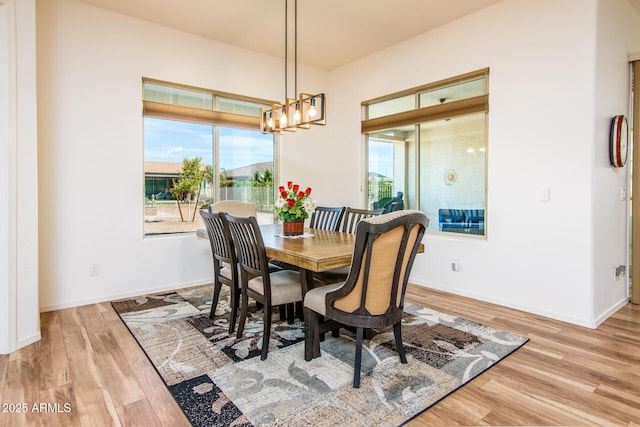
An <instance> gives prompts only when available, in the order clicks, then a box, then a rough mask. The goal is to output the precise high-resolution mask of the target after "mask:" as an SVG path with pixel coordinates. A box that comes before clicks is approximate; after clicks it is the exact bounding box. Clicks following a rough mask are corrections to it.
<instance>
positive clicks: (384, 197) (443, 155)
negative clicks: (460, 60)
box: [362, 69, 489, 236]
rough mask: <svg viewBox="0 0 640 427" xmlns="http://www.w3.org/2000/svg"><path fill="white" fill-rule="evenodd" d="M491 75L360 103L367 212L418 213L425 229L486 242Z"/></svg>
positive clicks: (485, 72)
mask: <svg viewBox="0 0 640 427" xmlns="http://www.w3.org/2000/svg"><path fill="white" fill-rule="evenodd" d="M488 79H489V70H488V69H484V70H480V71H477V72H473V73H469V74H465V75H462V76H457V77H453V78H451V79H446V80H443V81H440V82H436V83H432V84H428V85H424V86H421V87H418V88H414V89H409V90H406V91H403V92H400V93H396V94H391V95H388V96H385V97H381V98H377V99H375V100H370V101H366V102H364V103H363V114H364V120H363V121H362V132H363V134H364V135H365V140H366V152H367V159H368V161H367V177H368V184H369V185H368V192H367V201H368V206H369V208H370V209H375V208H384V209H386V210H387V211H390V210H395V209H419V210H421V211H423V212H424V213H425V214H426V215H427V216H428V217H429V219H430V223H429V229H430V230H432V231H438V232H444V233H457V235H460V234H465V235H475V236H485V235H486V234H485V212H486V179H487V178H486V177H487V173H486V152H487V141H486V122H487V117H488V90H487V87H488Z"/></svg>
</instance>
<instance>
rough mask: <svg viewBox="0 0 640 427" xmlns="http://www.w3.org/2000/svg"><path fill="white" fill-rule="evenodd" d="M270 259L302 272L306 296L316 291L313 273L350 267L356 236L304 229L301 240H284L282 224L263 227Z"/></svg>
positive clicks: (287, 238) (294, 238)
mask: <svg viewBox="0 0 640 427" xmlns="http://www.w3.org/2000/svg"><path fill="white" fill-rule="evenodd" d="M260 231H261V232H262V239H263V240H264V246H265V249H266V252H267V257H269V258H271V259H276V260H279V261H283V262H286V263H287V264H291V265H294V266H296V267H299V268H300V281H301V283H302V293H303V295H304V294H305V293H306V292H307V291H308V290H309V289H312V288H313V273H314V272H322V271H328V270H332V269H334V268H340V267H348V266H350V265H351V258H352V256H353V248H354V246H355V242H356V235H355V234H351V233H341V232H338V231H328V230H320V229H316V228H305V229H304V234H303V236H302V237H285V236H283V234H282V224H266V225H261V226H260Z"/></svg>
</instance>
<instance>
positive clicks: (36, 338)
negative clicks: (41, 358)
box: [16, 331, 42, 350]
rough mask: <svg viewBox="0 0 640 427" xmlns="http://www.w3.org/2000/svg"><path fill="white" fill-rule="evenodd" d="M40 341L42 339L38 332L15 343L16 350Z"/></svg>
mask: <svg viewBox="0 0 640 427" xmlns="http://www.w3.org/2000/svg"><path fill="white" fill-rule="evenodd" d="M41 339H42V336H41V335H40V331H38V332H37V333H35V334H33V335H31V336H29V337H26V338H23V339H21V340H18V342H17V343H16V350H18V349H21V348H22V347H26V346H28V345H30V344H33V343H34V342H38V341H40V340H41Z"/></svg>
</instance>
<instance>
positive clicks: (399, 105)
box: [368, 95, 416, 119]
mask: <svg viewBox="0 0 640 427" xmlns="http://www.w3.org/2000/svg"><path fill="white" fill-rule="evenodd" d="M414 108H416V97H415V95H407V96H402V97H399V98H393V99H388V100H386V101H380V102H376V103H375V104H370V105H369V106H368V110H369V111H368V116H369V118H370V119H375V118H376V117H382V116H386V115H389V114H395V113H401V112H403V111H409V110H413V109H414Z"/></svg>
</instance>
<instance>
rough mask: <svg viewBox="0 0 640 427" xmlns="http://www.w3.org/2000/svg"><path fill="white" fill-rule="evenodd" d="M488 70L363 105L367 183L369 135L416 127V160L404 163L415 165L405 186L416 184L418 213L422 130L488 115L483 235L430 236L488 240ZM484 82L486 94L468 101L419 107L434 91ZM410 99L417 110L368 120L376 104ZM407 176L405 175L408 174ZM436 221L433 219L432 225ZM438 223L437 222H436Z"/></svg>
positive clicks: (442, 233) (441, 233)
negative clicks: (439, 122)
mask: <svg viewBox="0 0 640 427" xmlns="http://www.w3.org/2000/svg"><path fill="white" fill-rule="evenodd" d="M489 70H490V69H489V68H488V67H487V68H483V69H480V70H476V71H472V72H469V73H465V74H461V75H458V76H454V77H451V78H447V79H443V80H439V81H436V82H433V83H428V84H425V85H421V86H417V87H414V88H410V89H406V90H402V91H399V92H395V93H392V94H388V95H384V96H381V97H377V98H373V99H370V100H366V101H363V102H362V103H361V109H362V117H363V119H362V121H361V135H362V139H363V150H364V153H363V163H364V165H363V166H364V168H363V170H364V175H363V179H364V181H365V182H367V183H368V173H369V134H370V133H373V132H376V131H380V130H385V129H391V128H396V127H402V126H414V127H415V135H416V137H415V141H414V144H415V148H414V150H415V152H414V153H413V159H411V158H410V156H408V157H407V158H406V159H405V163H407V166H408V162H409V161H411V160H413V162H414V165H413V168H414V170H415V172H414V173H415V176H414V177H409V176H407V177H406V182H407V183H409V185H410V181H413V185H414V188H415V190H414V191H415V195H414V197H415V207H414V208H415V209H420V187H421V184H420V180H421V173H420V172H421V171H420V146H421V132H420V126H421V125H422V124H424V123H427V122H432V121H437V120H442V119H447V118H453V117H460V116H466V115H470V114H475V113H484V115H485V119H484V120H485V122H484V123H485V125H484V133H485V136H484V138H485V155H484V179H485V182H484V213H485V220H484V234H481V235H475V234H466V233H453V232H446V231H440V230H430V232H435V233H438V234H439V235H446V236H447V237H464V238H472V239H482V240H486V239H487V236H488V230H487V213H488V205H487V202H488V198H487V188H488V122H489ZM481 78H483V79H484V84H485V90H484V94H482V95H477V96H471V97H468V98H463V99H460V100H453V101H448V102H443V103H441V104H438V105H430V106H426V107H420V104H419V102H420V95H421V94H423V93H425V92H429V91H433V90H436V89H440V88H445V87H448V86H455V85H458V84H462V83H465V82H470V81H473V80H477V79H481ZM408 95H413V96H415V108H414V109H412V110H407V111H402V112H399V113H392V114H388V115H384V116H377V117H375V118H372V119H369V117H368V111H369V106H370V105H373V104H377V103H380V102H384V101H389V100H393V99H396V98H400V97H406V96H408ZM405 173H406V172H405ZM366 188H367V191H366V192H365V194H364V202H365V203H367V202H368V198H369V194H368V185H367V186H366ZM433 220H434V219H432V221H433ZM435 220H437V218H435Z"/></svg>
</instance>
